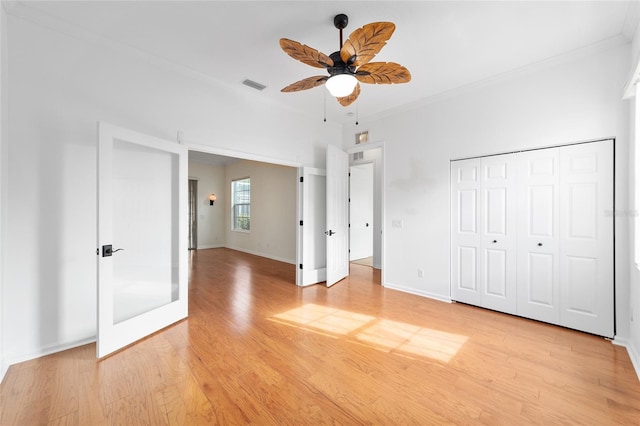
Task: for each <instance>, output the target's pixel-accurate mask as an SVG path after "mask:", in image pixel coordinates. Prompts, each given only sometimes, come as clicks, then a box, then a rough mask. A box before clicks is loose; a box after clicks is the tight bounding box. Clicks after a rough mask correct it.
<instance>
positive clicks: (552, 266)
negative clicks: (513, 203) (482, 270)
mask: <svg viewBox="0 0 640 426" xmlns="http://www.w3.org/2000/svg"><path fill="white" fill-rule="evenodd" d="M559 178H560V172H559V153H558V148H549V149H541V150H536V151H528V152H522V153H519V154H518V219H517V220H518V249H517V250H518V254H517V257H518V262H517V263H518V265H517V269H518V272H517V283H518V284H517V286H518V289H517V292H518V294H517V299H518V302H517V310H518V315H521V316H524V317H527V318H532V319H537V320H540V321H545V322H550V323H553V324H559V323H560V286H559V279H560V272H559V271H560V268H559V230H558V228H559Z"/></svg>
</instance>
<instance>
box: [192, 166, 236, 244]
mask: <svg viewBox="0 0 640 426" xmlns="http://www.w3.org/2000/svg"><path fill="white" fill-rule="evenodd" d="M224 173H225V166H221V165H212V164H205V163H200V162H197V161H189V179H192V178H194V179H197V180H198V203H197V205H198V248H199V249H207V248H214V247H224V245H225V230H226V227H225V213H226V211H225V208H224V206H225V199H226V197H227V196H228V194H227V192H228V191H227V185H226V182H225V179H224ZM211 193H214V194H216V197H218V199H217V200H216V202H215V203H214V204H213V206H211V205H209V195H211Z"/></svg>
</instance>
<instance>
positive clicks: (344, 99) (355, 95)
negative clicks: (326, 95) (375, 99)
mask: <svg viewBox="0 0 640 426" xmlns="http://www.w3.org/2000/svg"><path fill="white" fill-rule="evenodd" d="M358 95H360V83H357V84H356V87H355V88H354V89H353V92H351V94H350V95H349V96H344V97H342V98H336V99H337V100H338V102H340V105H342V106H345V107H346V106H349V105H351V104H352V103H354V102H355V100H356V99H358Z"/></svg>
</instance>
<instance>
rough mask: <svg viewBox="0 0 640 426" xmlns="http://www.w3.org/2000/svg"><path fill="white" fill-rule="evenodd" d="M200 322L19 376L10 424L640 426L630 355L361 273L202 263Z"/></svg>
mask: <svg viewBox="0 0 640 426" xmlns="http://www.w3.org/2000/svg"><path fill="white" fill-rule="evenodd" d="M192 256H193V258H192V270H191V282H190V294H189V296H190V302H189V305H190V315H189V318H188V319H187V320H184V321H182V322H180V323H178V324H175V325H173V326H171V327H169V328H167V329H165V330H163V331H161V332H158V333H156V334H155V335H153V336H151V337H149V338H147V339H145V340H143V341H141V342H139V343H137V344H135V345H133V346H130V347H129V348H126V349H125V350H122V351H120V352H118V353H117V354H115V355H113V356H111V357H109V358H107V359H105V360H102V361H97V360H96V359H95V345H93V344H92V345H86V346H82V347H79V348H76V349H72V350H68V351H65V352H61V353H57V354H55V355H51V356H47V357H43V358H40V359H36V360H32V361H28V362H25V363H22V364H19V365H14V366H12V367H11V368H10V369H9V371H8V373H7V376H6V377H5V380H4V382H3V383H2V385H1V387H0V392H1V393H0V397H1V401H0V410H1V414H0V422H1V424H2V425H13V424H17V425H39V424H68V425H94V424H96V425H97V424H123V425H143V424H151V425H163V424H177V425H184V424H224V425H231V424H256V425H270V424H277V425H307V424H314V425H315V424H344V425H351V424H354V425H358V424H376V425H400V424H416V425H429V424H465V425H469V424H489V425H498V424H504V425H521V424H544V425H552V424H583V425H609V424H625V425H631V424H640V383H639V382H638V378H637V376H636V374H635V372H634V370H633V367H632V365H631V362H630V360H629V357H628V355H627V353H626V351H625V350H624V349H623V348H621V347H618V346H614V345H612V344H611V343H610V342H608V341H606V340H604V339H602V338H600V337H596V336H591V335H588V334H584V333H579V332H575V331H571V330H567V329H563V328H560V327H555V326H551V325H547V324H542V323H538V322H534V321H530V320H526V319H522V318H516V317H512V316H509V315H504V314H500V313H496V312H491V311H486V310H482V309H478V308H474V307H470V306H466V305H462V304H448V303H443V302H437V301H434V300H430V299H426V298H423V297H418V296H413V295H409V294H405V293H400V292H397V291H393V290H387V289H384V288H383V287H381V286H380V276H379V272H378V271H376V270H374V269H373V268H370V267H366V266H359V265H352V266H351V276H350V277H349V278H348V279H347V280H344V281H343V282H341V283H339V284H337V285H335V286H334V287H332V288H330V289H327V288H325V287H323V286H320V285H317V286H312V287H308V288H298V287H296V286H295V285H294V284H293V282H294V275H295V269H294V267H293V266H292V265H288V264H284V263H280V262H276V261H271V260H268V259H263V258H259V257H255V256H251V255H247V254H243V253H239V252H233V251H230V250H227V249H211V250H200V251H197V252H194V253H193V254H192Z"/></svg>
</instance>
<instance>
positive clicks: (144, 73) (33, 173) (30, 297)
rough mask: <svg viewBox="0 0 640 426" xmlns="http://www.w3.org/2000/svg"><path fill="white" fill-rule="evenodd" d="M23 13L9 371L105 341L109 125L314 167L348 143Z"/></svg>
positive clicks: (6, 290) (12, 103) (14, 29)
mask: <svg viewBox="0 0 640 426" xmlns="http://www.w3.org/2000/svg"><path fill="white" fill-rule="evenodd" d="M19 10H20V5H19V4H18V5H17V6H16V7H15V9H12V12H11V14H10V15H8V16H7V18H8V19H7V35H8V37H7V40H8V49H7V50H4V49H3V51H7V52H8V62H7V66H8V79H9V80H10V81H11V86H10V87H7V91H8V93H7V96H8V105H9V107H8V122H10V123H11V126H10V127H9V128H8V140H7V141H6V142H5V141H3V143H7V150H6V161H7V164H8V167H7V170H6V176H7V185H6V191H5V189H4V188H3V196H4V195H5V194H6V203H4V202H3V208H4V209H5V210H4V212H3V213H4V214H5V217H4V219H5V221H6V223H8V224H9V226H7V229H6V231H7V232H6V233H4V234H3V238H4V239H3V241H2V248H3V249H5V250H6V248H7V247H10V248H11V250H10V251H4V250H3V252H4V254H5V266H6V267H5V268H3V281H2V314H3V316H2V322H3V324H11V327H5V328H4V329H3V333H2V348H3V353H2V358H3V360H4V361H5V362H6V363H14V362H18V361H21V360H24V359H29V358H32V357H35V356H39V355H41V354H44V353H48V352H52V351H56V350H59V349H62V348H64V347H67V346H73V345H75V344H79V343H82V342H85V341H87V340H91V339H92V338H93V337H94V335H95V330H96V324H95V322H96V304H95V300H96V266H95V264H96V258H95V256H96V254H95V252H96V208H95V204H96V122H97V121H98V120H103V121H107V122H111V123H113V124H116V125H120V126H123V127H128V128H131V129H133V130H136V131H140V132H144V133H148V134H151V135H153V136H156V137H162V138H165V139H169V140H174V139H175V135H176V133H177V131H178V130H182V131H183V132H184V135H185V138H186V139H188V140H190V141H193V142H195V143H198V144H200V145H208V146H215V147H219V148H223V149H229V150H234V151H244V152H252V153H255V154H257V155H263V156H266V157H269V158H280V159H283V160H284V161H287V162H297V163H299V164H302V165H306V166H311V167H323V166H324V156H323V155H324V151H325V147H326V145H327V144H328V143H336V142H339V140H340V131H339V128H338V127H337V126H335V125H331V124H326V123H322V122H321V121H320V120H309V119H308V118H307V117H305V116H301V115H299V114H298V113H297V112H295V111H292V110H289V109H282V108H280V107H278V106H276V105H273V104H270V103H267V102H265V101H263V99H262V98H261V97H260V96H259V92H255V91H253V90H252V89H249V88H245V87H244V86H241V87H240V88H237V89H236V88H231V87H222V86H216V85H214V84H212V83H208V82H206V81H203V80H202V79H198V78H192V77H193V76H192V75H191V74H189V73H188V72H185V73H183V72H182V70H181V69H180V68H179V67H173V68H170V69H169V68H166V67H163V66H160V65H159V64H158V63H155V62H153V58H146V57H141V56H140V55H138V54H136V52H134V51H132V50H131V49H128V48H126V46H125V47H123V46H115V45H111V44H107V43H102V42H101V41H100V40H96V39H94V38H91V37H81V36H78V35H77V34H75V33H74V32H73V31H72V30H71V29H69V28H66V27H65V26H63V25H59V23H57V24H56V23H55V22H48V24H47V26H46V27H45V26H42V25H38V24H34V23H32V22H30V21H29V20H28V19H22V18H20V17H17V16H16V15H14V13H19ZM51 28H53V29H51ZM5 110H6V109H5ZM246 123H252V125H251V126H247V125H246ZM257 140H260V141H261V143H260V144H256V143H255V141H257ZM3 155H4V152H3ZM3 172H4V170H3ZM3 201H5V200H3ZM216 207H217V206H216ZM283 256H285V257H286V256H289V254H288V253H287V254H283Z"/></svg>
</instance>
